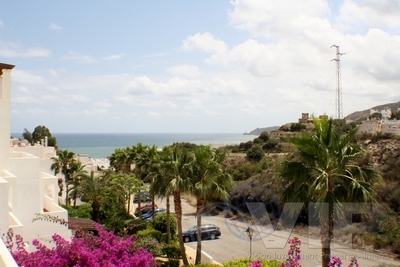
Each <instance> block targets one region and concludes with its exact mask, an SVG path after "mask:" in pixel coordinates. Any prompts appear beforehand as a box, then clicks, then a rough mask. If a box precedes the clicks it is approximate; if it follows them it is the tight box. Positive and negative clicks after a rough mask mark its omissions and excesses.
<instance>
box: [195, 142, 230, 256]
mask: <svg viewBox="0 0 400 267" xmlns="http://www.w3.org/2000/svg"><path fill="white" fill-rule="evenodd" d="M223 159H224V157H223V155H222V154H219V153H217V150H215V149H212V148H211V147H210V146H199V147H197V148H196V149H195V151H194V159H193V161H192V162H191V167H190V178H191V182H192V188H191V193H192V194H193V195H194V196H196V216H197V250H196V260H195V264H200V262H201V212H202V210H203V208H204V204H205V202H206V201H207V200H208V199H210V198H219V199H221V200H226V199H227V198H228V196H229V193H228V192H229V190H230V188H231V187H232V186H233V179H232V177H231V176H230V175H229V174H228V173H226V172H225V171H224V169H223V168H222V164H221V163H222V161H223Z"/></svg>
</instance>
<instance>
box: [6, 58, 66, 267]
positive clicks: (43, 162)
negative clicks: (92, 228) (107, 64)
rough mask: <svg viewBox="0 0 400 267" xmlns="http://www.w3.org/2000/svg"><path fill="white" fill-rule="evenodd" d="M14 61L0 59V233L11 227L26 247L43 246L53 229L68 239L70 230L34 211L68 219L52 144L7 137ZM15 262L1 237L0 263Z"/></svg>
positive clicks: (10, 264) (8, 135)
mask: <svg viewBox="0 0 400 267" xmlns="http://www.w3.org/2000/svg"><path fill="white" fill-rule="evenodd" d="M13 68H14V66H13V65H8V64H3V63H0V114H1V116H0V234H4V233H6V232H7V231H8V229H10V228H11V229H12V230H13V231H14V234H18V235H21V236H22V237H23V239H24V242H25V244H26V247H27V249H28V250H29V249H30V248H32V241H33V240H34V239H38V240H40V241H41V242H42V243H44V244H46V246H50V247H51V246H52V244H51V243H50V242H49V241H50V240H51V237H52V235H53V234H54V233H57V234H59V235H61V236H62V237H63V238H65V239H66V240H70V237H71V231H70V230H69V229H68V228H67V227H65V226H63V225H60V224H56V223H52V222H48V221H43V220H36V221H32V220H33V219H34V218H35V217H36V214H47V215H51V216H56V217H58V218H60V219H65V220H67V219H68V213H67V211H66V210H65V209H63V208H62V207H60V206H59V205H58V190H59V189H58V179H57V177H55V176H54V175H53V174H52V173H51V171H50V166H51V164H52V163H53V161H52V160H51V158H52V157H55V156H56V151H55V149H54V147H48V146H47V144H46V140H43V141H42V142H41V143H40V144H36V145H35V146H28V145H27V144H25V143H23V142H19V141H18V140H12V139H11V140H10V106H11V72H12V70H13ZM5 266H7V267H9V266H17V265H16V264H15V262H14V260H13V259H12V257H11V255H10V254H9V252H8V250H7V249H6V247H5V244H4V243H3V241H2V239H1V238H0V267H5Z"/></svg>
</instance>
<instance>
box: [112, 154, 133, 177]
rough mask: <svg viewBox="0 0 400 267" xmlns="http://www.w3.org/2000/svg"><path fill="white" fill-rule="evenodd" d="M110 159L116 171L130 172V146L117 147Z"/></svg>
mask: <svg viewBox="0 0 400 267" xmlns="http://www.w3.org/2000/svg"><path fill="white" fill-rule="evenodd" d="M108 159H109V160H110V166H111V168H113V169H114V170H115V171H116V172H124V173H126V174H129V173H130V171H131V170H130V166H131V162H129V148H124V149H121V148H117V149H115V151H114V153H112V154H111V155H110V156H109V157H108Z"/></svg>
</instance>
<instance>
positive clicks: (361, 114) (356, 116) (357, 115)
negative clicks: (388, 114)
mask: <svg viewBox="0 0 400 267" xmlns="http://www.w3.org/2000/svg"><path fill="white" fill-rule="evenodd" d="M385 108H390V109H391V110H392V111H393V112H394V111H397V110H398V109H399V108H400V101H399V102H395V103H388V104H384V105H379V106H375V107H372V109H377V110H383V109H385ZM370 110H371V108H370V109H366V110H362V111H356V112H353V113H351V114H349V115H347V116H346V117H345V118H344V119H345V120H352V121H358V120H365V119H366V118H367V117H368V115H369V113H370Z"/></svg>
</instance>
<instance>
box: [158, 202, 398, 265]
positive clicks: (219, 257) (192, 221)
mask: <svg viewBox="0 0 400 267" xmlns="http://www.w3.org/2000/svg"><path fill="white" fill-rule="evenodd" d="M171 203H172V197H171ZM157 204H158V206H159V207H163V208H165V200H163V201H157ZM182 209H183V216H182V228H183V231H186V230H188V229H189V228H190V227H192V226H194V225H196V217H195V207H193V206H191V205H190V204H189V203H188V202H187V201H186V200H182ZM171 211H173V205H171ZM206 223H212V224H215V225H217V226H218V227H219V228H220V229H221V232H222V235H221V236H220V237H219V238H217V239H215V240H204V241H202V249H203V251H205V252H206V253H207V254H209V255H210V256H212V257H213V259H214V260H215V261H217V262H220V263H224V262H227V261H230V260H234V259H237V258H247V257H249V256H250V249H251V257H252V258H253V259H257V258H262V259H271V260H279V261H283V260H284V259H285V258H286V256H287V251H288V249H289V246H288V245H285V244H286V241H287V237H288V236H290V238H293V237H294V236H297V237H298V238H299V239H300V240H301V241H302V244H301V256H302V259H301V262H300V263H301V264H302V266H307V267H316V266H321V248H320V240H319V239H312V238H308V237H303V236H299V235H297V234H293V233H292V234H290V232H288V231H284V230H282V231H273V232H272V233H270V234H268V235H267V237H266V238H264V240H263V239H262V238H261V237H260V234H259V233H260V232H263V229H262V228H260V227H257V226H255V225H251V224H248V222H247V221H246V220H245V219H243V220H231V219H227V218H224V217H222V216H211V215H208V214H204V215H202V224H206ZM249 226H250V227H251V228H253V229H254V236H253V238H252V242H251V244H250V238H249V237H248V236H247V234H246V229H247V228H248V227H249ZM264 230H265V229H264ZM264 242H267V243H266V244H264ZM185 244H186V245H187V246H189V247H191V248H193V249H196V245H197V243H196V242H189V243H185ZM278 247H284V248H278ZM331 250H332V252H331V253H332V254H334V255H336V256H339V257H340V259H341V260H342V262H343V265H344V266H347V265H348V264H349V263H350V258H351V257H352V256H356V258H357V261H358V263H359V264H360V266H362V267H391V266H400V261H397V260H394V259H392V258H389V257H385V256H381V255H378V254H373V253H369V252H365V251H362V250H358V249H352V248H351V247H344V246H340V245H337V244H333V245H332V247H331Z"/></svg>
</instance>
